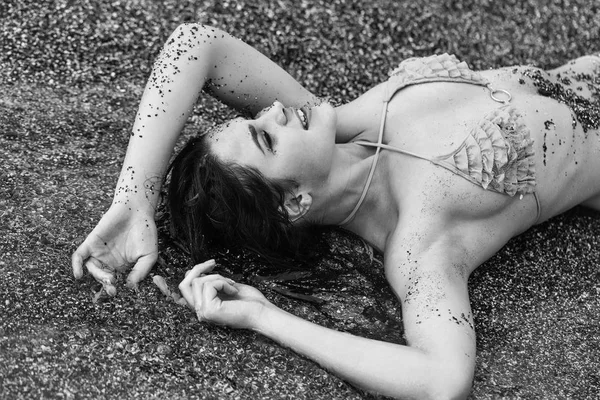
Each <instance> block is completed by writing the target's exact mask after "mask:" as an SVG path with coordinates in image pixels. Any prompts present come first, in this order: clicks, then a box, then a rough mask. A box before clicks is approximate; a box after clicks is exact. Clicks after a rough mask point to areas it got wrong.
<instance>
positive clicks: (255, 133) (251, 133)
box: [248, 125, 265, 154]
mask: <svg viewBox="0 0 600 400" xmlns="http://www.w3.org/2000/svg"><path fill="white" fill-rule="evenodd" d="M248 129H249V130H250V135H251V136H252V140H253V141H254V143H255V144H256V147H258V149H259V150H260V151H261V153H263V154H265V151H264V150H263V149H262V147H261V146H260V144H259V143H258V138H257V136H258V133H257V132H256V129H254V127H253V126H252V125H248Z"/></svg>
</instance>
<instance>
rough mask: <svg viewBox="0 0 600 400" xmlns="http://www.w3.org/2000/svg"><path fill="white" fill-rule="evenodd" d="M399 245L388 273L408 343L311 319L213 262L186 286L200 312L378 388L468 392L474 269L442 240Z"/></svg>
mask: <svg viewBox="0 0 600 400" xmlns="http://www.w3.org/2000/svg"><path fill="white" fill-rule="evenodd" d="M397 250H398V251H395V252H393V254H391V255H390V256H388V257H386V274H387V277H388V280H389V282H390V284H391V285H392V287H393V289H394V291H395V292H396V293H397V295H398V297H399V299H400V301H401V302H402V313H403V322H404V327H405V336H406V339H407V342H408V345H400V344H394V343H387V342H382V341H377V340H372V339H367V338H363V337H358V336H353V335H350V334H347V333H343V332H339V331H335V330H331V329H327V328H324V327H321V326H319V325H316V324H313V323H311V322H308V321H305V320H303V319H301V318H298V317H296V316H294V315H292V314H289V313H287V312H285V311H283V310H281V309H279V308H277V307H276V306H274V305H273V304H271V303H269V302H268V301H267V300H266V299H264V297H262V296H261V295H260V293H259V292H258V291H256V290H255V289H253V288H251V287H249V286H246V285H241V284H239V283H234V282H232V281H230V280H227V279H225V278H220V277H218V276H217V275H206V276H202V277H200V278H198V277H199V276H201V275H202V274H203V273H205V272H207V271H208V270H209V269H210V268H206V266H199V267H196V269H195V270H193V271H192V272H191V273H190V274H188V275H187V277H186V279H185V280H184V281H183V282H182V284H181V285H180V289H181V291H182V293H183V295H184V297H185V298H186V299H187V301H188V302H190V304H193V305H194V307H195V309H196V313H197V315H198V318H199V319H200V320H208V321H211V322H215V323H219V324H227V325H230V326H234V327H237V328H249V329H253V330H255V331H258V332H260V333H261V334H263V335H265V336H267V337H269V338H271V339H273V340H275V341H276V342H278V343H280V344H282V345H284V346H287V347H290V348H292V349H293V350H294V351H296V352H298V353H300V354H303V355H305V356H307V357H309V358H311V359H312V360H314V361H315V362H317V363H319V364H320V365H322V366H323V367H324V368H326V369H328V370H330V371H331V372H333V373H335V374H336V375H339V376H340V377H342V378H344V379H345V380H347V381H349V382H351V383H353V384H354V385H357V386H359V387H362V388H364V389H366V390H369V391H371V392H377V393H381V394H384V395H386V396H392V397H397V398H402V399H429V398H444V399H446V398H466V397H467V396H468V394H469V391H470V387H471V382H472V379H473V370H474V363H475V332H474V329H473V320H472V317H471V311H470V305H469V299H468V293H467V282H466V280H467V277H466V276H465V274H463V273H462V271H463V270H462V268H461V267H460V265H461V263H460V262H457V263H455V264H453V263H449V260H451V259H452V258H453V257H454V256H459V254H458V252H454V254H452V252H450V253H448V252H446V251H445V250H443V249H441V248H437V249H432V250H431V251H427V252H425V253H423V254H421V255H419V256H418V257H405V255H406V254H407V253H404V254H401V251H400V248H398V249H397ZM402 250H405V249H402ZM459 259H460V258H457V260H459Z"/></svg>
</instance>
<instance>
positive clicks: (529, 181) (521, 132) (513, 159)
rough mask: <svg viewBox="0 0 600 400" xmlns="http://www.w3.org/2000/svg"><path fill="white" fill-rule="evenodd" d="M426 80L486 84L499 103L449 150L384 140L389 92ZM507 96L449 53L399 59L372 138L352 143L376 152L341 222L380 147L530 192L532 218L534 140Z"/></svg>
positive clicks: (495, 186) (503, 188)
mask: <svg viewBox="0 0 600 400" xmlns="http://www.w3.org/2000/svg"><path fill="white" fill-rule="evenodd" d="M429 82H457V83H469V84H473V85H479V86H484V87H486V88H488V90H489V94H490V97H491V98H492V99H493V100H494V101H497V102H498V103H501V104H502V105H501V106H500V107H498V108H497V109H495V110H493V111H492V112H490V113H488V114H487V115H485V116H484V117H483V118H482V119H481V120H480V121H479V122H478V123H476V124H475V125H474V126H473V127H471V129H470V130H469V132H468V134H467V135H466V137H465V139H464V141H463V142H462V143H461V144H460V145H459V146H458V147H457V148H456V149H455V150H453V151H452V152H450V153H448V154H443V155H439V156H433V157H432V156H425V155H421V154H417V153H414V152H411V151H407V150H403V149H400V148H398V147H395V146H390V145H388V144H384V143H383V131H384V129H385V120H386V114H387V110H388V104H389V102H390V100H391V99H392V97H394V95H395V94H396V93H397V92H398V91H400V90H402V89H404V88H406V87H407V86H411V85H417V84H422V83H429ZM510 100H511V95H510V93H509V92H507V91H506V90H503V89H494V88H493V87H492V86H491V84H490V83H489V82H488V81H487V80H486V79H485V78H484V77H483V76H481V74H479V73H477V72H475V71H472V70H471V69H470V68H469V67H468V65H467V64H466V63H465V62H459V60H458V59H457V58H456V57H455V56H454V55H448V54H442V55H434V56H429V57H423V58H410V59H407V60H404V61H402V62H401V63H400V65H399V66H398V68H396V69H395V70H393V71H392V72H391V73H390V78H389V79H388V81H387V83H386V88H385V92H384V98H383V111H382V116H381V124H380V128H379V138H378V141H377V143H372V142H367V141H362V140H360V141H355V142H353V143H356V144H359V145H362V146H369V147H375V148H376V149H377V150H376V151H375V155H374V157H373V162H372V164H371V169H370V170H369V175H368V177H367V181H366V183H365V187H364V189H363V192H362V194H361V196H360V198H359V200H358V202H357V204H356V206H355V207H354V209H353V210H352V212H351V213H350V215H348V217H347V218H346V219H345V220H344V221H342V222H341V224H340V225H345V224H347V223H348V222H350V221H351V220H352V218H354V215H355V214H356V212H357V211H358V209H359V208H360V206H361V204H362V202H363V200H364V199H365V197H366V195H367V191H368V190H369V185H370V184H371V180H372V178H373V174H374V172H375V167H376V165H377V161H378V159H379V152H380V151H381V149H386V150H390V151H394V152H397V153H401V154H405V155H408V156H411V157H416V158H420V159H423V160H427V161H429V162H431V163H433V164H435V165H437V166H440V167H443V168H446V169H447V170H449V171H451V172H452V173H455V174H457V175H459V176H462V177H463V178H465V179H467V180H469V181H471V182H473V183H474V184H476V185H478V186H481V187H482V188H483V189H487V190H493V191H495V192H498V193H503V194H506V195H508V196H515V195H517V194H518V195H519V198H521V199H522V198H523V196H524V195H526V194H530V193H531V194H533V196H534V198H535V201H536V205H537V219H536V222H537V221H538V220H539V218H540V215H541V206H540V202H539V199H538V196H537V194H536V192H535V185H536V180H535V161H534V150H533V140H532V139H531V137H530V132H529V129H528V128H527V126H525V124H524V122H523V117H522V116H521V115H520V114H519V112H518V111H517V110H516V108H515V107H513V106H511V105H510Z"/></svg>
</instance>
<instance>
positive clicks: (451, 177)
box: [73, 25, 600, 398]
mask: <svg viewBox="0 0 600 400" xmlns="http://www.w3.org/2000/svg"><path fill="white" fill-rule="evenodd" d="M250 60H251V61H252V63H249V62H248V61H250ZM266 77H268V79H266ZM599 77H600V58H599V57H597V56H590V57H584V58H580V59H577V60H575V61H573V62H572V63H569V64H568V65H565V66H563V67H560V68H558V69H556V70H553V71H548V72H544V71H541V70H538V69H535V68H532V67H511V68H504V69H499V70H490V71H485V72H480V73H477V72H473V71H471V70H470V69H469V68H468V67H467V66H466V64H464V63H461V62H459V61H458V60H456V58H454V57H451V56H447V55H442V56H432V57H428V58H422V59H412V60H407V61H405V62H403V63H401V64H400V66H399V68H398V69H397V70H396V71H394V72H393V73H392V74H391V77H390V79H389V80H388V81H387V82H384V83H382V84H380V85H377V86H375V87H374V88H372V89H371V90H369V91H368V92H366V93H365V94H364V95H362V96H360V97H359V98H357V99H356V100H354V101H352V102H350V103H348V104H345V105H343V106H340V107H338V108H333V107H332V106H330V105H329V104H327V103H324V102H320V101H319V100H318V99H317V98H316V97H315V96H313V95H312V94H310V93H309V92H307V91H306V90H305V89H303V88H302V87H301V86H300V85H298V83H296V82H295V81H294V80H293V79H292V78H291V77H289V76H288V75H287V74H285V72H283V71H282V70H280V69H279V68H278V67H276V66H275V65H274V64H272V63H270V62H269V61H268V60H267V59H266V58H264V57H263V56H261V55H260V54H259V53H257V52H256V51H254V50H252V49H251V48H249V47H248V46H247V45H245V44H243V43H242V42H240V41H237V40H235V39H233V38H231V37H230V36H228V35H227V34H225V33H224V32H221V31H219V30H216V29H213V28H207V27H201V26H197V25H185V26H182V27H180V28H179V29H178V30H177V31H176V32H175V33H174V34H173V36H172V37H171V39H170V40H169V42H167V45H166V47H165V49H164V51H163V53H162V56H161V57H160V59H159V60H158V61H157V64H156V65H155V68H154V71H153V74H152V76H151V78H150V80H149V83H148V85H147V87H146V92H145V94H144V97H143V99H142V104H141V105H140V111H139V113H138V117H137V118H136V124H135V126H134V131H133V135H132V138H131V141H130V146H129V148H128V153H127V157H126V160H125V164H124V166H123V171H122V174H121V177H120V179H119V185H118V187H117V190H116V194H115V201H114V202H113V205H112V206H111V208H110V209H109V211H108V213H107V214H106V215H105V216H104V217H103V218H102V220H101V221H100V223H99V224H98V226H97V227H96V228H95V229H94V231H93V232H92V233H91V234H90V236H89V237H88V238H87V239H86V241H85V242H84V243H83V244H82V245H81V246H80V248H79V249H78V250H77V251H76V252H75V254H74V256H73V268H74V273H75V276H76V277H80V276H81V275H82V272H83V269H82V267H83V263H84V261H85V265H86V267H87V269H88V270H89V271H90V273H91V274H92V275H94V277H95V278H96V279H98V280H99V281H101V282H103V283H104V284H105V287H106V289H107V291H108V292H109V293H112V294H114V292H115V289H114V285H113V275H112V273H111V271H110V269H115V270H125V269H126V265H127V264H128V263H130V262H136V261H137V262H136V265H135V266H134V268H133V271H132V273H131V274H130V278H129V282H130V283H132V284H135V283H136V282H138V281H139V280H140V279H141V278H142V277H143V276H144V275H145V274H147V272H148V270H149V268H150V267H151V266H152V264H153V263H154V261H155V260H156V244H155V243H156V231H155V227H154V225H153V223H152V216H153V208H154V206H155V205H156V201H157V189H158V184H159V183H158V182H159V181H160V179H161V178H162V176H163V174H164V172H165V169H166V164H167V159H168V158H169V155H170V152H171V149H172V147H173V144H174V141H175V138H176V137H177V134H178V132H179V131H180V130H181V127H182V125H183V123H184V121H185V118H186V117H187V114H188V113H189V111H188V110H189V109H190V107H191V105H192V104H193V102H194V101H195V99H196V96H197V94H198V92H199V91H200V90H201V89H202V88H203V87H207V88H209V89H210V91H211V93H212V94H213V95H215V96H216V97H217V98H219V99H221V100H222V101H224V102H226V103H227V104H230V105H232V106H233V107H235V108H237V109H239V110H243V111H247V112H249V113H251V114H255V113H257V112H258V111H259V110H260V109H262V108H263V107H265V106H267V105H269V104H272V106H271V107H270V108H268V109H266V110H265V111H264V112H262V113H260V114H259V115H257V116H256V118H255V119H252V120H246V119H242V118H238V119H235V120H233V121H231V122H230V123H228V124H226V125H224V126H222V127H220V128H219V129H217V130H215V131H214V132H211V133H210V134H209V135H206V136H205V137H203V138H202V139H198V140H196V141H194V142H192V143H191V144H189V145H188V146H187V147H186V149H184V150H183V152H182V154H180V155H179V156H178V159H177V160H176V162H175V164H174V168H173V176H172V183H171V188H170V199H171V203H172V204H173V205H174V207H173V208H172V211H173V213H174V215H173V220H174V223H175V224H176V226H177V228H178V232H179V233H180V234H182V235H183V236H184V237H186V238H187V239H188V240H189V241H190V242H191V243H190V244H191V246H192V247H193V246H197V245H198V244H199V243H200V242H201V239H202V238H201V236H200V234H202V233H204V232H205V231H206V229H210V232H209V233H210V234H211V235H212V236H216V237H218V238H220V239H222V240H228V241H232V240H233V241H238V242H240V243H245V244H246V245H248V246H250V247H252V248H254V249H256V250H259V251H266V252H269V251H271V250H273V249H272V247H281V246H284V247H286V246H287V247H292V248H293V247H294V243H295V241H294V237H293V235H294V232H295V228H296V227H302V226H304V225H307V224H328V225H331V224H334V225H342V226H344V227H345V228H346V229H348V230H350V231H352V232H355V233H356V234H358V235H360V236H361V237H363V238H364V239H365V240H366V241H368V242H369V243H370V244H372V245H373V246H374V247H375V248H377V249H379V250H380V251H382V252H383V253H384V258H385V273H386V278H387V280H388V282H389V284H390V285H391V287H392V289H393V290H394V292H395V293H396V294H397V296H398V298H399V300H400V302H401V304H402V314H403V323H404V328H405V336H406V340H407V345H406V346H403V345H397V344H391V343H385V342H381V341H375V340H370V339H366V338H361V337H356V336H352V335H349V334H346V333H342V332H337V331H333V330H329V329H326V328H323V327H320V326H317V325H314V324H312V323H310V322H307V321H304V320H302V319H299V318H297V317H294V316H293V315H290V314H288V313H286V312H284V311H282V310H280V309H279V308H277V307H276V306H274V305H273V304H271V303H269V302H268V301H267V300H266V299H265V298H264V297H263V296H262V295H261V294H260V293H259V292H258V291H257V290H255V289H253V288H251V287H249V286H246V285H242V284H239V283H236V282H233V281H231V280H230V279H227V278H223V277H220V276H219V275H216V274H208V275H207V273H208V272H209V271H210V270H211V269H212V266H213V265H214V262H211V261H209V262H205V263H202V264H199V265H197V266H195V267H194V268H193V269H192V270H191V271H189V273H188V274H187V275H186V278H185V279H184V280H183V281H182V282H181V284H180V286H179V287H180V290H181V292H182V294H183V296H184V298H185V299H186V301H187V303H188V304H189V305H190V306H191V307H193V308H194V309H195V310H196V313H197V315H198V318H199V319H201V320H207V321H211V322H214V323H219V324H227V325H229V326H234V327H238V328H247V329H253V330H255V331H258V332H261V333H263V334H264V335H266V336H268V337H270V338H272V339H274V340H276V341H278V342H279V343H281V344H283V345H285V346H289V347H291V348H292V349H294V350H295V351H297V352H299V353H302V354H304V355H306V356H308V357H309V358H312V359H313V360H315V361H316V362H318V363H320V364H321V365H323V366H324V367H325V368H327V369H330V370H332V371H333V372H334V373H336V374H338V375H340V376H341V377H343V378H344V379H346V380H348V381H350V382H352V383H354V384H356V385H358V386H361V387H363V388H365V389H367V390H371V391H376V392H379V393H382V394H385V395H388V396H395V397H402V398H429V397H444V398H448V397H452V398H454V397H457V398H464V397H466V396H467V395H468V393H469V390H470V386H471V382H472V379H473V369H474V364H475V331H474V328H473V320H472V316H471V310H470V305H469V299H468V292H467V280H468V277H469V275H470V273H471V272H472V271H473V270H474V269H475V268H477V266H479V265H481V264H482V263H483V262H484V261H485V260H487V259H488V258H489V257H491V256H492V255H493V254H494V253H495V252H496V251H498V249H500V248H501V247H502V246H503V245H504V244H505V243H506V242H507V241H508V240H509V239H510V238H512V237H514V236H516V235H518V234H519V233H521V232H523V231H525V230H526V229H528V228H529V227H531V226H532V225H534V224H536V223H539V222H542V221H544V220H546V219H548V218H551V217H553V216H555V215H557V214H559V213H561V212H563V211H565V210H567V209H569V208H571V207H573V206H575V205H577V204H583V205H585V206H588V207H591V208H593V209H596V210H600V174H599V173H598V172H597V171H599V170H600V157H598V154H599V153H600V137H599V135H600V132H599V130H598V128H599V125H600V107H599V105H598V101H599V97H598V96H599V93H600V87H599V86H600V85H599V82H598V79H600V78H599ZM274 100H276V101H275V103H273V101H274ZM336 142H337V143H336ZM148 155H154V156H153V157H149V156H148ZM156 159H158V160H159V161H158V162H156ZM142 187H144V188H145V190H140V189H141V188H142ZM142 193H143V194H142ZM257 193H260V194H264V193H268V197H267V200H266V201H265V199H264V197H257ZM261 196H262V195H261ZM232 198H234V199H235V202H233V203H232V201H231V199H232ZM232 204H233V205H232ZM265 210H266V211H265ZM265 215H266V216H268V219H266V220H265V219H263V218H264V217H265ZM265 221H267V222H265ZM234 223H235V225H232V224H234ZM232 226H233V227H234V228H235V229H232V228H231V227H232ZM200 228H202V229H203V230H202V231H200ZM273 244H275V246H273ZM102 264H106V265H108V266H109V268H108V270H107V269H106V268H102Z"/></svg>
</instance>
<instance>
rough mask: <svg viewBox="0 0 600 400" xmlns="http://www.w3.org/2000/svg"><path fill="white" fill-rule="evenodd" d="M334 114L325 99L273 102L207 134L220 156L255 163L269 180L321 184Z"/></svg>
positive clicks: (329, 154) (328, 164) (330, 147)
mask: <svg viewBox="0 0 600 400" xmlns="http://www.w3.org/2000/svg"><path fill="white" fill-rule="evenodd" d="M335 128H336V113H335V110H334V109H333V107H332V106H331V105H329V104H327V103H323V104H320V105H319V106H316V107H312V108H306V107H303V108H301V109H296V108H292V107H287V108H284V107H283V104H281V103H279V102H275V103H274V104H273V105H272V106H271V107H268V108H266V109H265V110H263V111H261V112H260V113H259V114H258V115H257V116H256V118H255V119H250V120H246V119H243V118H236V119H234V120H232V121H230V122H228V123H226V124H224V125H223V126H222V127H221V129H219V130H217V131H216V132H215V133H214V134H213V135H212V136H211V137H209V138H208V141H209V146H210V148H211V152H212V153H213V154H215V155H216V156H217V157H218V158H219V159H221V160H223V161H231V162H235V163H237V164H240V165H245V166H249V167H254V168H256V169H258V170H259V171H260V172H261V173H262V174H264V175H265V176H266V177H267V178H270V179H292V180H295V181H296V182H298V183H299V184H300V185H302V184H308V185H311V184H319V183H320V182H323V181H324V180H325V179H326V178H327V176H328V174H329V171H330V170H331V162H332V154H333V149H334V147H335V133H336V131H335Z"/></svg>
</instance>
